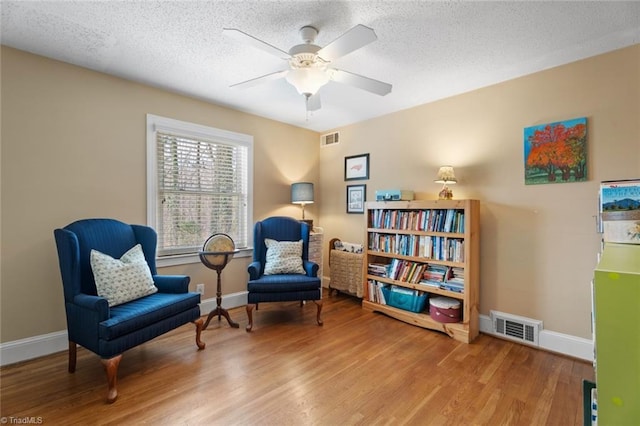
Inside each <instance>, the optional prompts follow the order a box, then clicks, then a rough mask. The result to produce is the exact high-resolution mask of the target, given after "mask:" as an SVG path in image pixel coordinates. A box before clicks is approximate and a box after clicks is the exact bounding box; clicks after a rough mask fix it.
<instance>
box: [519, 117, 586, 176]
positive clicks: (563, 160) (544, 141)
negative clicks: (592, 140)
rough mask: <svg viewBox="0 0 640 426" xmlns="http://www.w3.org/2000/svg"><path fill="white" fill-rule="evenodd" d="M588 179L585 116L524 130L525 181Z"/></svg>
mask: <svg viewBox="0 0 640 426" xmlns="http://www.w3.org/2000/svg"><path fill="white" fill-rule="evenodd" d="M586 180H587V118H586V117H582V118H574V119H572V120H565V121H558V122H555V123H548V124H540V125H538V126H532V127H527V128H525V129H524V183H525V185H538V184H547V183H567V182H584V181H586Z"/></svg>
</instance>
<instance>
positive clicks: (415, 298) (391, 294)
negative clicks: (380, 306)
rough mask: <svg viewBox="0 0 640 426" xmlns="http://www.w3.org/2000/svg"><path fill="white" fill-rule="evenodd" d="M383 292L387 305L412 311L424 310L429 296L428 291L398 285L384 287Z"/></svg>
mask: <svg viewBox="0 0 640 426" xmlns="http://www.w3.org/2000/svg"><path fill="white" fill-rule="evenodd" d="M382 293H383V294H384V298H385V300H386V301H387V305H389V306H393V307H394V308H399V309H404V310H405V311H411V312H422V311H423V310H424V307H425V305H426V303H427V298H428V296H429V294H428V293H422V292H419V291H417V290H411V289H408V288H403V287H396V286H391V288H389V287H383V288H382ZM420 293H422V294H420Z"/></svg>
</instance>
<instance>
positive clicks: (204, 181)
mask: <svg viewBox="0 0 640 426" xmlns="http://www.w3.org/2000/svg"><path fill="white" fill-rule="evenodd" d="M156 140H157V176H158V182H157V196H158V198H157V209H156V212H157V216H158V217H157V224H158V226H157V232H158V255H159V256H166V255H173V254H183V253H193V252H196V251H198V250H201V248H202V244H203V243H204V241H205V240H206V239H207V238H208V237H209V236H210V235H211V234H214V233H225V234H227V235H229V236H230V237H231V238H232V239H233V240H234V242H235V244H236V247H237V248H243V247H247V245H248V241H247V237H248V236H247V229H248V226H247V218H248V214H247V197H248V155H249V153H248V148H247V147H246V146H242V145H239V144H233V143H226V142H224V141H213V140H207V139H204V138H196V137H191V136H189V137H185V136H180V135H175V134H170V133H165V132H160V131H158V132H157V133H156Z"/></svg>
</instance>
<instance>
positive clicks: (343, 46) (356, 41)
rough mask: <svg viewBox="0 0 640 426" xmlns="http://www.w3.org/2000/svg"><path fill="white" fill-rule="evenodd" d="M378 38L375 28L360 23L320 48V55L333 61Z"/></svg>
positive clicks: (326, 59)
mask: <svg viewBox="0 0 640 426" xmlns="http://www.w3.org/2000/svg"><path fill="white" fill-rule="evenodd" d="M377 39H378V37H377V36H376V33H375V31H373V29H371V28H369V27H365V26H364V25H360V24H358V25H356V26H355V27H353V28H351V29H350V30H349V31H347V32H346V33H344V34H342V35H341V36H340V37H338V38H337V39H335V40H334V41H332V42H331V43H329V44H328V45H326V46H325V47H323V48H322V49H320V50H319V51H318V56H320V57H321V58H322V59H324V60H325V61H333V60H335V59H338V58H340V57H341V56H344V55H346V54H348V53H351V52H353V51H354V50H356V49H360V48H361V47H363V46H366V45H367V44H369V43H371V42H373V41H376V40H377Z"/></svg>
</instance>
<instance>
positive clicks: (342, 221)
mask: <svg viewBox="0 0 640 426" xmlns="http://www.w3.org/2000/svg"><path fill="white" fill-rule="evenodd" d="M396 84H401V82H396ZM577 117H587V129H588V155H589V157H588V174H589V180H588V181H587V182H582V183H566V184H553V185H536V186H525V185H524V178H523V174H524V168H523V157H524V153H523V128H525V127H529V126H532V125H537V124H543V123H549V122H554V121H562V120H566V119H571V118H577ZM336 130H339V131H340V138H341V139H340V143H339V144H338V145H333V146H328V147H324V148H322V149H321V150H320V181H321V183H322V184H321V186H320V197H321V198H322V204H321V207H320V211H319V213H320V223H319V225H320V226H322V227H323V228H324V229H325V232H326V238H325V240H327V241H328V239H330V238H332V237H339V238H342V239H343V240H346V241H352V242H364V241H363V240H364V226H365V224H364V220H365V219H364V217H363V215H346V214H345V198H346V196H345V195H344V194H345V187H346V185H347V184H356V183H364V184H366V185H367V199H369V200H371V199H373V198H374V196H375V190H376V189H392V188H399V189H409V190H414V191H415V192H416V198H419V199H434V198H437V193H438V191H439V189H440V185H438V184H435V183H433V180H434V178H435V175H436V172H437V170H438V167H439V166H441V165H446V164H451V165H453V166H455V171H456V176H457V178H458V182H459V183H458V184H457V185H455V186H453V187H452V189H453V193H454V198H477V199H479V200H481V217H480V222H481V232H480V234H481V244H480V245H481V258H480V268H481V281H480V287H481V291H480V306H481V313H482V314H487V315H488V314H489V310H490V309H496V310H500V311H503V312H507V313H512V314H517V315H523V316H527V317H530V318H535V319H541V320H543V321H544V328H545V329H547V330H552V331H556V332H560V333H566V334H570V335H574V336H578V337H583V338H587V339H590V338H591V328H590V315H591V306H590V304H591V298H590V280H591V277H592V270H593V268H594V266H595V264H596V253H597V252H598V250H599V245H598V241H599V234H597V233H596V223H595V218H594V217H595V215H596V213H597V203H598V188H599V182H600V181H602V180H609V179H631V178H640V45H636V46H633V47H630V48H626V49H623V50H619V51H615V52H611V53H608V54H605V55H601V56H597V57H593V58H590V59H587V60H583V61H580V62H576V63H572V64H569V65H566V66H561V67H558V68H554V69H550V70H547V71H544V72H540V73H536V74H533V75H530V76H526V77H522V78H518V79H515V80H511V81H508V82H505V83H502V84H498V85H494V86H491V87H487V88H484V89H481V90H477V91H473V92H470V93H466V94H463V95H460V96H455V97H452V98H448V99H445V100H442V101H439V102H434V103H430V104H426V105H422V106H419V107H416V108H412V109H408V110H405V111H401V112H398V113H395V114H391V115H387V116H383V117H380V118H376V119H373V120H369V121H366V122H362V123H358V124H354V125H351V126H347V127H344V128H340V129H336ZM362 153H369V154H370V157H371V173H370V179H369V180H366V181H350V182H344V180H343V176H344V157H345V156H349V155H355V154H362ZM325 250H327V249H326V248H325ZM325 255H326V252H325ZM325 257H326V256H325Z"/></svg>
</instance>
